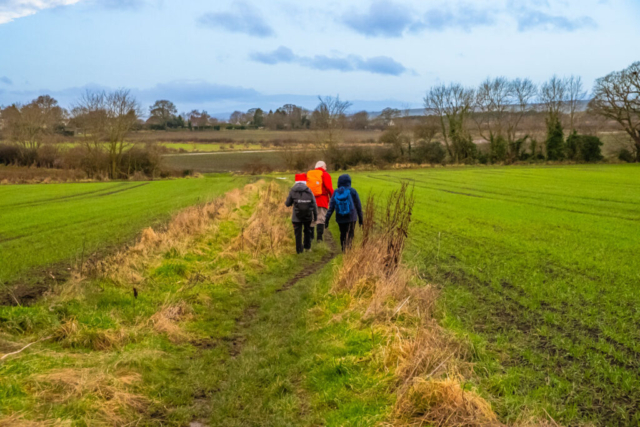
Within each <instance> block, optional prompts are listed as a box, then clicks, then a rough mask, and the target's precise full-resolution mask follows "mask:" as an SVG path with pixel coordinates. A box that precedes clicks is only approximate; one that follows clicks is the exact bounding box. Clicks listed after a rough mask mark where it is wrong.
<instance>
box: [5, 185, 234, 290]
mask: <svg viewBox="0 0 640 427" xmlns="http://www.w3.org/2000/svg"><path fill="white" fill-rule="evenodd" d="M245 182H246V180H245V179H244V178H242V177H230V176H210V177H206V178H203V179H180V180H169V181H151V182H108V183H82V184H49V185H12V186H0V266H1V268H0V283H6V282H9V281H15V280H16V279H18V278H21V276H23V275H25V274H27V273H29V272H30V271H31V270H34V269H38V268H43V267H46V266H49V265H51V264H54V263H59V262H68V261H78V260H79V259H80V258H81V257H82V248H83V247H84V252H85V256H88V255H89V254H90V253H92V252H94V251H97V250H99V249H101V248H104V247H105V246H108V245H118V244H119V243H124V242H125V241H127V240H128V239H130V238H132V237H133V236H134V235H135V234H136V233H137V232H139V231H140V229H141V228H142V227H144V226H147V225H152V224H154V223H157V222H158V221H162V220H165V219H167V218H168V217H169V216H170V214H171V213H173V212H175V211H176V210H179V209H181V208H184V207H185V206H188V205H191V204H195V203H199V202H205V201H208V200H210V199H211V198H213V197H215V196H218V195H220V194H222V193H224V192H226V191H228V190H230V189H231V188H233V187H237V186H240V185H242V184H243V183H245Z"/></svg>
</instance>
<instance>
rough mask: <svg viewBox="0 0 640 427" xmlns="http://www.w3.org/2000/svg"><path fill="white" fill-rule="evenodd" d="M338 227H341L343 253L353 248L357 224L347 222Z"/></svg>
mask: <svg viewBox="0 0 640 427" xmlns="http://www.w3.org/2000/svg"><path fill="white" fill-rule="evenodd" d="M338 227H340V245H341V246H342V252H344V251H346V250H347V249H349V247H350V246H351V242H352V241H353V235H354V234H355V232H356V223H355V222H345V223H344V224H338Z"/></svg>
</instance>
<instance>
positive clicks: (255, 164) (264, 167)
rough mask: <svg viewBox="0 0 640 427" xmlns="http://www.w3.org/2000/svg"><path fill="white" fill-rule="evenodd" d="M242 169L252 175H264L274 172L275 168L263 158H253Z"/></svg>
mask: <svg viewBox="0 0 640 427" xmlns="http://www.w3.org/2000/svg"><path fill="white" fill-rule="evenodd" d="M242 171H243V172H245V173H248V174H250V175H262V174H265V173H269V172H273V168H272V167H271V166H269V165H268V164H266V163H264V162H263V161H262V160H260V159H258V160H253V161H251V162H249V163H247V164H245V165H244V166H243V167H242Z"/></svg>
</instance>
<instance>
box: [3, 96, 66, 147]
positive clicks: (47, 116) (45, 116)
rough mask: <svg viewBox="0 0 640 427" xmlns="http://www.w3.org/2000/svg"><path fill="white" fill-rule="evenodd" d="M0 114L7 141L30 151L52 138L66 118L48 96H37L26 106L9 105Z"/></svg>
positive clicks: (62, 110)
mask: <svg viewBox="0 0 640 427" xmlns="http://www.w3.org/2000/svg"><path fill="white" fill-rule="evenodd" d="M1 113H2V121H3V125H4V129H5V132H6V134H7V136H8V139H9V140H11V141H13V142H15V143H17V144H19V145H21V146H23V147H24V148H27V149H32V150H35V149H37V148H39V147H40V145H41V144H42V143H43V142H46V140H48V139H50V138H51V137H53V136H54V134H55V132H56V129H57V128H58V127H59V126H61V125H62V124H63V120H64V119H65V117H66V116H67V112H66V111H65V110H64V109H63V108H61V107H60V106H59V105H58V101H56V100H55V99H54V98H52V97H51V96H49V95H43V96H39V97H38V98H37V99H34V100H33V101H31V102H30V103H29V104H26V105H19V104H14V105H11V106H9V107H7V108H5V109H3V110H2V111H1Z"/></svg>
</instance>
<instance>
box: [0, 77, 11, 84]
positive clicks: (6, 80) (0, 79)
mask: <svg viewBox="0 0 640 427" xmlns="http://www.w3.org/2000/svg"><path fill="white" fill-rule="evenodd" d="M0 83H4V84H6V85H9V86H11V85H12V84H13V82H12V81H11V79H10V78H9V77H7V76H1V77H0Z"/></svg>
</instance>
